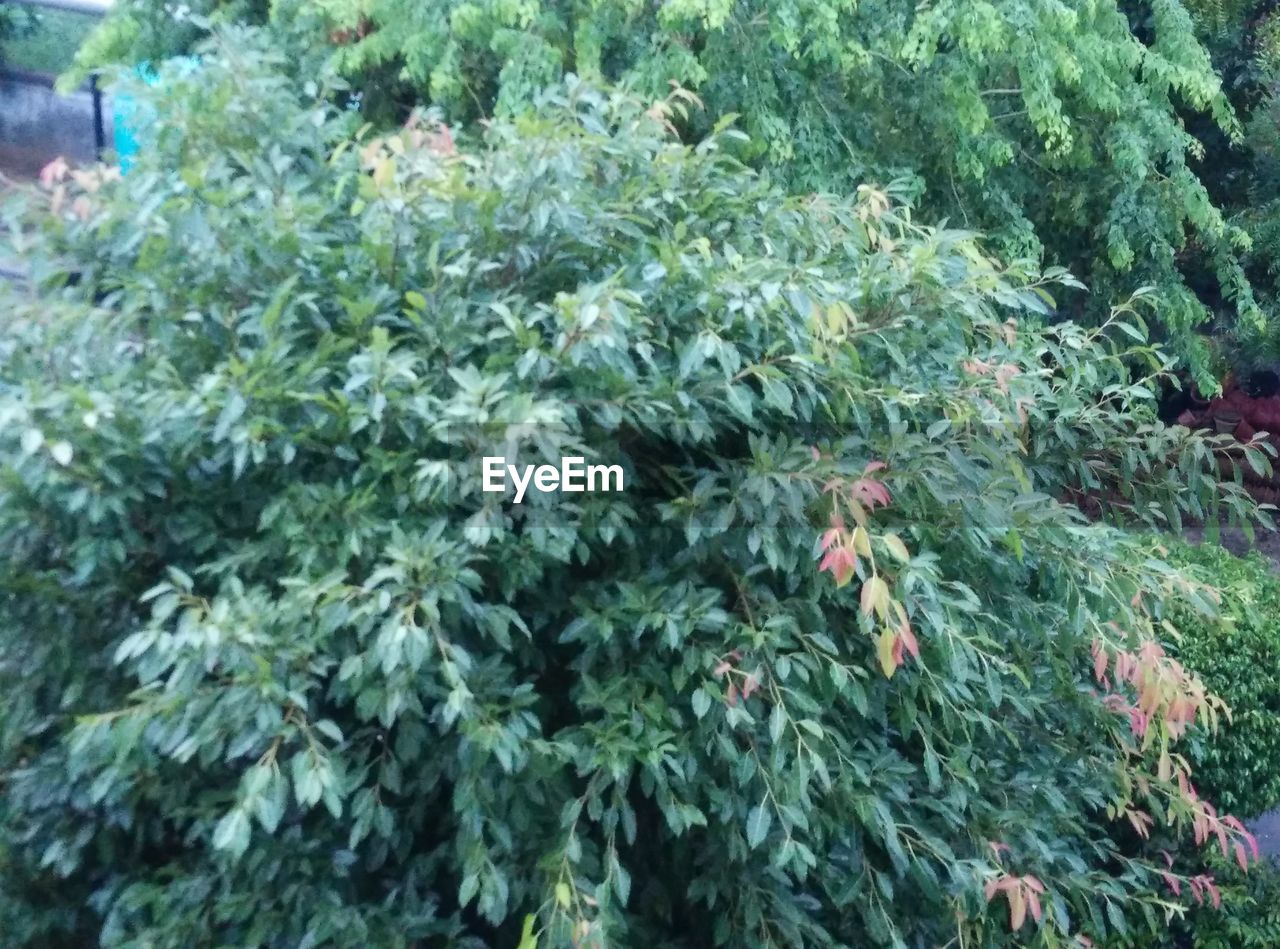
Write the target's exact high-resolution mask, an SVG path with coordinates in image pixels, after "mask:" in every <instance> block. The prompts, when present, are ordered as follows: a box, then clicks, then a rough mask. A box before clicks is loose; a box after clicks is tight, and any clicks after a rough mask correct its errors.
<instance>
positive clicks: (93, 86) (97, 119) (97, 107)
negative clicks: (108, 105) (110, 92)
mask: <svg viewBox="0 0 1280 949" xmlns="http://www.w3.org/2000/svg"><path fill="white" fill-rule="evenodd" d="M89 95H91V96H93V148H94V154H95V155H96V156H97V158H98V161H102V153H103V152H104V151H105V150H106V147H107V130H106V126H105V125H104V124H103V121H102V90H101V89H99V88H98V75H97V73H93V74H92V75H90V76H89Z"/></svg>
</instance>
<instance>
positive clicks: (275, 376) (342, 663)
mask: <svg viewBox="0 0 1280 949" xmlns="http://www.w3.org/2000/svg"><path fill="white" fill-rule="evenodd" d="M201 56H202V62H203V66H202V68H201V69H200V71H199V74H198V75H194V76H185V75H180V74H173V75H169V76H166V77H164V81H163V82H162V83H161V84H160V86H159V89H160V90H161V91H159V92H156V93H155V94H156V95H160V96H162V97H164V101H163V102H162V103H161V104H160V106H159V109H160V112H161V114H164V115H166V116H169V117H170V120H169V121H167V122H166V123H165V124H164V125H163V126H162V127H161V129H160V132H159V134H158V138H157V140H156V142H155V143H154V146H153V147H151V148H148V149H146V150H145V151H144V153H143V155H142V156H141V158H140V160H139V163H138V165H137V166H136V167H135V168H134V169H133V170H131V171H130V173H129V174H128V175H126V176H125V177H124V178H123V179H120V178H119V176H115V175H110V174H107V173H105V172H102V171H97V172H77V173H75V174H73V175H71V176H68V177H64V178H63V179H62V180H57V181H53V182H52V183H51V186H50V187H49V188H48V189H47V190H46V191H45V192H43V193H42V195H41V196H40V197H39V198H36V197H28V198H24V199H23V201H22V202H21V204H20V206H18V207H16V208H14V209H11V211H10V212H9V214H10V220H11V221H12V222H13V223H12V233H13V234H14V235H15V236H14V238H13V239H14V240H19V239H20V240H22V241H23V242H25V252H26V253H27V255H28V256H29V258H30V259H31V260H32V273H33V279H34V280H35V282H36V284H37V286H38V288H39V289H38V292H35V293H34V294H33V295H31V296H25V297H20V298H19V297H16V296H13V295H12V294H11V295H10V299H9V300H8V301H7V304H6V305H5V306H4V307H0V314H3V316H2V317H0V319H3V320H4V322H5V330H6V331H5V333H3V334H0V341H2V342H0V380H3V382H0V419H3V424H0V484H2V485H3V490H2V491H0V551H3V557H4V558H5V559H4V569H3V570H0V676H2V677H3V687H4V691H5V695H6V697H7V701H6V703H5V705H4V706H3V711H0V769H2V772H3V776H4V788H5V793H4V795H3V796H2V797H0V860H2V861H3V866H2V867H0V872H3V874H4V878H5V880H6V886H5V888H4V890H3V893H2V894H0V924H3V927H4V930H5V931H6V933H7V934H8V939H9V943H10V944H11V945H12V944H17V945H22V944H28V945H30V944H36V945H42V946H44V945H53V944H56V943H57V941H58V940H62V941H64V942H66V943H67V944H72V945H84V944H89V943H93V942H100V943H101V944H104V945H131V946H142V945H146V946H156V947H169V946H186V945H191V944H200V945H204V944H210V943H217V944H230V945H255V946H256V945H269V946H295V945H315V944H324V945H334V946H408V945H422V944H449V945H460V946H466V945H475V946H478V945H512V944H516V943H519V944H520V945H521V946H523V947H525V949H529V947H530V946H532V945H535V944H536V945H543V946H546V945H564V944H569V943H574V944H577V945H583V944H593V945H594V944H604V943H606V942H607V943H609V944H634V945H710V944H722V945H756V946H764V945H772V944H785V945H812V946H835V945H868V944H894V945H905V944H918V943H923V944H929V945H934V944H941V943H945V942H947V941H950V940H953V939H956V938H958V939H959V940H960V941H962V942H963V943H964V944H966V945H1001V944H1011V943H1015V942H1016V943H1017V944H1025V943H1026V942H1027V941H1028V940H1040V941H1042V942H1044V943H1045V944H1050V945H1052V944H1056V943H1061V942H1062V941H1063V940H1064V939H1069V934H1084V933H1087V934H1091V936H1092V937H1093V938H1095V939H1097V938H1102V937H1104V936H1105V935H1106V934H1108V933H1111V932H1115V931H1121V930H1123V929H1124V928H1125V927H1126V926H1127V925H1128V923H1129V921H1130V920H1139V919H1142V918H1144V917H1146V918H1148V919H1151V920H1154V919H1155V918H1156V915H1157V914H1158V913H1159V912H1161V910H1162V908H1163V906H1164V905H1166V901H1165V896H1164V895H1163V892H1162V890H1161V887H1163V885H1164V884H1163V882H1162V880H1163V878H1162V871H1163V866H1162V865H1159V864H1155V863H1152V862H1151V861H1148V860H1145V859H1140V858H1133V857H1130V856H1128V855H1127V853H1126V851H1125V849H1124V846H1123V844H1124V841H1125V840H1126V839H1127V835H1129V834H1131V833H1132V831H1131V830H1130V828H1131V827H1132V828H1138V829H1144V828H1146V827H1148V826H1149V824H1150V823H1151V822H1152V821H1155V822H1158V823H1160V824H1167V825H1168V829H1169V831H1170V832H1172V833H1182V834H1184V835H1185V834H1187V833H1188V832H1189V831H1191V829H1192V828H1193V827H1194V831H1195V834H1196V840H1197V841H1199V840H1201V839H1203V834H1204V833H1210V834H1211V835H1212V836H1213V837H1215V838H1216V837H1217V836H1219V835H1220V836H1221V842H1222V846H1223V847H1224V848H1226V849H1232V848H1234V846H1236V845H1239V846H1240V847H1243V846H1244V843H1245V839H1244V837H1243V834H1242V830H1241V828H1240V827H1239V825H1238V824H1236V823H1235V822H1234V821H1233V820H1231V819H1230V818H1225V817H1219V816H1218V815H1217V814H1216V812H1213V811H1210V810H1209V809H1207V807H1206V805H1205V803H1204V802H1203V801H1202V800H1200V799H1198V798H1196V797H1194V796H1193V795H1191V794H1190V793H1189V792H1188V790H1187V789H1186V787H1185V784H1184V782H1185V780H1186V777H1187V775H1186V769H1185V767H1184V765H1183V764H1182V762H1181V760H1180V759H1178V758H1177V757H1176V756H1175V755H1174V754H1173V752H1174V751H1176V747H1177V746H1176V745H1173V744H1172V743H1173V742H1174V741H1175V739H1177V738H1178V736H1179V735H1181V734H1182V733H1183V731H1184V730H1185V729H1186V728H1187V727H1188V725H1189V723H1190V722H1191V721H1193V720H1194V721H1202V720H1205V719H1211V718H1212V717H1213V715H1214V709H1215V704H1214V701H1213V699H1212V698H1211V697H1210V696H1207V695H1205V694H1204V692H1203V690H1202V688H1201V687H1200V685H1199V683H1198V682H1197V681H1195V680H1194V679H1193V678H1191V677H1188V676H1187V675H1185V674H1184V672H1183V670H1182V669H1181V667H1180V666H1179V665H1178V664H1177V663H1176V662H1173V661H1171V660H1170V659H1169V658H1168V657H1167V656H1165V655H1164V654H1163V651H1162V650H1161V648H1160V646H1159V645H1158V643H1157V642H1156V639H1155V632H1156V630H1155V627H1154V625H1153V622H1154V621H1153V619H1152V614H1153V611H1155V610H1156V608H1157V606H1158V604H1159V603H1160V602H1162V601H1163V600H1164V599H1165V598H1166V597H1167V596H1168V595H1170V591H1172V590H1173V589H1174V588H1175V586H1176V585H1177V583H1178V579H1179V578H1178V576H1177V575H1176V574H1175V573H1174V572H1173V571H1172V570H1171V569H1170V568H1169V567H1167V566H1166V565H1165V564H1163V563H1162V562H1161V561H1159V560H1158V559H1154V558H1152V557H1150V556H1148V555H1147V554H1146V553H1145V548H1144V547H1143V546H1142V544H1141V542H1140V541H1139V540H1136V539H1133V538H1131V537H1130V535H1128V534H1126V533H1123V532H1121V531H1118V530H1116V529H1114V528H1111V527H1108V526H1106V525H1105V524H1102V523H1090V522H1089V521H1087V520H1086V519H1085V518H1084V517H1083V516H1082V515H1081V514H1080V513H1079V512H1078V511H1077V510H1075V509H1074V508H1073V507H1070V506H1068V505H1064V504H1061V503H1059V502H1058V501H1056V500H1055V499H1056V498H1057V497H1059V496H1061V495H1062V493H1063V492H1064V491H1066V490H1068V489H1072V488H1081V487H1085V488H1088V487H1091V486H1095V485H1098V484H1099V483H1104V482H1105V483H1106V484H1108V485H1114V486H1116V487H1117V488H1118V489H1119V491H1120V492H1121V493H1120V494H1119V495H1117V497H1118V498H1120V501H1119V503H1122V504H1124V505H1126V506H1127V508H1128V509H1129V510H1131V512H1132V513H1134V514H1135V515H1136V516H1138V517H1139V518H1141V519H1143V520H1144V521H1146V522H1147V523H1152V522H1161V521H1163V520H1165V519H1172V520H1175V521H1176V520H1177V518H1179V517H1180V516H1181V515H1182V514H1183V513H1188V512H1190V513H1197V512H1199V513H1203V511H1204V506H1205V505H1216V506H1220V507H1222V508H1223V509H1224V510H1226V511H1229V512H1230V513H1232V514H1233V515H1234V516H1236V517H1247V516H1249V515H1250V514H1251V513H1252V507H1251V505H1250V503H1249V501H1248V498H1247V496H1246V495H1245V494H1244V493H1243V491H1242V490H1241V489H1240V488H1239V487H1238V486H1237V485H1235V484H1232V483H1227V484H1219V483H1218V482H1217V480H1216V472H1217V464H1216V461H1215V458H1214V456H1215V452H1217V451H1218V450H1219V449H1220V448H1221V447H1222V445H1223V444H1224V442H1223V440H1220V439H1216V438H1206V437H1203V436H1200V435H1197V434H1194V433H1191V432H1189V431H1187V430H1186V429H1182V428H1164V427H1162V426H1160V425H1159V424H1158V423H1157V422H1156V421H1155V415H1154V411H1153V407H1152V398H1151V391H1152V389H1151V386H1152V380H1151V379H1149V378H1141V379H1138V380H1136V381H1135V379H1134V378H1133V375H1132V368H1133V367H1134V366H1135V365H1139V366H1148V367H1150V368H1151V372H1152V373H1153V374H1154V375H1159V374H1160V373H1161V372H1163V370H1164V368H1165V366H1166V363H1165V361H1164V360H1163V358H1162V357H1161V356H1160V355H1159V352H1158V351H1157V350H1155V349H1153V348H1152V347H1150V346H1148V345H1147V344H1146V343H1145V342H1144V341H1143V339H1142V332H1141V323H1140V321H1139V320H1138V319H1137V318H1136V314H1135V313H1134V312H1133V311H1132V309H1131V308H1129V307H1121V308H1119V309H1117V311H1116V312H1115V313H1114V314H1113V317H1112V318H1111V319H1110V320H1109V321H1108V322H1107V323H1106V325H1105V326H1104V327H1101V328H1096V329H1092V330H1086V329H1083V328H1080V327H1078V326H1075V325H1073V324H1062V325H1057V326H1052V327H1047V328H1038V327H1037V326H1036V324H1035V321H1034V320H1032V319H1028V318H1026V317H1027V316H1028V315H1029V314H1036V313H1042V312H1043V311H1044V310H1046V309H1047V307H1048V306H1049V305H1050V304H1051V298H1050V297H1049V295H1048V288H1049V287H1051V286H1052V285H1053V276H1052V275H1051V276H1050V277H1046V276H1042V275H1037V274H1035V273H1033V272H1032V271H1031V270H1030V269H1029V268H1028V267H1026V266H1024V265H1015V266H1010V267H1005V266H1002V265H1000V264H998V263H997V262H996V261H994V260H993V259H992V258H991V257H989V256H988V255H987V254H986V253H985V252H984V250H983V248H982V246H981V245H980V244H979V243H978V242H976V241H975V239H974V237H973V236H972V235H970V234H966V233H959V232H955V231H949V230H938V229H931V228H927V227H922V226H920V225H918V224H916V223H914V222H913V221H912V219H911V215H910V213H909V211H908V209H907V208H905V207H904V206H902V205H901V204H899V203H896V202H895V201H894V200H893V199H892V196H891V195H887V194H885V193H883V192H881V191H877V190H875V189H872V188H862V189H860V191H859V192H858V194H857V195H856V196H855V197H853V198H841V197H834V196H825V195H809V196H806V197H801V198H796V197H789V196H787V195H786V194H784V193H782V192H780V191H778V190H776V189H775V188H774V187H773V186H771V185H770V184H769V183H768V182H767V181H766V180H764V179H762V178H760V177H758V176H756V175H754V174H752V173H751V172H749V171H747V170H746V169H744V168H743V167H742V165H741V164H739V163H738V162H737V161H736V160H734V159H733V158H732V157H731V154H730V152H731V151H732V149H733V148H734V147H736V146H735V142H736V141H737V140H738V138H737V136H736V135H735V133H734V132H732V131H731V130H729V129H724V128H722V129H721V130H720V131H718V132H717V133H716V134H714V135H712V136H710V137H708V138H707V140H706V141H705V142H703V143H702V144H701V145H700V146H699V147H697V148H694V149H691V148H687V147H684V146H681V145H679V144H678V143H676V142H674V141H672V140H671V139H670V138H669V136H668V135H667V132H666V131H665V128H664V125H663V123H662V121H661V119H662V117H663V115H664V108H666V109H669V108H671V107H672V106H671V104H670V103H667V104H665V106H664V105H663V104H659V107H656V108H651V109H647V110H646V109H644V108H642V107H641V106H639V105H637V104H636V103H634V102H633V101H631V100H630V99H628V98H627V97H625V96H622V95H612V96H604V95H602V94H600V93H597V92H593V91H591V90H590V89H588V88H585V87H583V86H579V85H574V84H571V85H569V86H567V87H565V88H563V89H561V90H560V91H559V92H557V93H555V94H553V95H551V96H550V97H549V98H547V99H546V100H545V101H544V102H543V103H542V105H541V106H540V108H539V110H538V111H537V112H536V113H531V114H528V115H525V116H522V117H520V118H518V119H513V120H503V121H495V122H494V123H492V124H491V126H490V127H489V129H488V130H487V133H486V137H485V139H484V141H483V142H476V141H466V140H463V141H460V142H459V141H455V139H454V137H453V135H452V133H451V132H450V130H448V129H447V128H445V127H443V126H439V125H435V124H433V123H432V122H431V121H429V120H428V119H426V118H422V119H419V120H416V121H414V122H413V123H411V124H410V125H409V126H408V127H406V128H405V129H403V130H401V131H400V132H398V133H396V134H395V135H392V136H389V137H386V138H382V139H360V138H353V137H352V135H353V126H354V116H353V114H351V113H349V112H336V111H334V109H333V108H332V106H331V105H330V103H331V102H332V101H334V95H333V90H332V89H331V88H329V87H327V85H326V81H325V80H323V79H321V80H317V81H316V82H313V83H310V84H308V85H305V86H304V85H303V84H300V83H294V82H292V81H290V80H289V78H288V76H287V73H286V72H285V70H284V66H283V64H282V58H283V57H282V54H281V53H279V52H278V51H273V50H271V42H270V40H269V39H266V38H264V37H262V36H261V35H259V34H255V33H250V32H241V31H237V32H234V33H232V34H229V35H228V36H227V38H226V39H225V40H219V41H218V43H217V44H216V45H214V46H211V47H209V48H207V49H205V50H203V51H202V54H201ZM51 177H56V175H52V174H51ZM72 276H74V280H73V279H72ZM1056 279H1058V280H1066V279H1068V278H1067V277H1066V275H1065V274H1058V275H1056ZM1139 375H1141V373H1139ZM508 446H510V448H511V450H512V451H517V452H518V453H519V455H520V457H521V458H522V459H524V460H528V461H543V460H548V461H549V460H553V459H556V458H558V457H559V456H561V455H564V454H577V455H582V456H584V457H585V458H587V459H589V460H591V461H593V462H600V463H607V464H619V465H621V466H623V468H624V469H625V472H626V489H625V490H624V491H623V492H622V493H621V494H611V495H605V494H595V495H581V496H577V497H573V498H567V497H565V496H556V495H541V494H536V493H535V494H533V495H531V496H530V497H528V498H527V499H526V500H525V501H524V503H523V504H521V505H515V504H513V503H511V501H510V499H503V498H500V497H497V496H496V495H492V494H484V493H482V492H480V491H479V490H478V481H479V471H480V459H481V458H482V457H484V456H489V455H502V454H507V455H508V456H510V452H509V451H508V450H507V448H508ZM1249 453H1250V455H1251V456H1253V455H1254V454H1255V452H1254V450H1253V449H1249ZM1253 461H1254V462H1255V463H1258V464H1264V463H1265V460H1263V459H1260V458H1257V457H1254V458H1253ZM1096 678H1106V679H1107V680H1108V681H1109V683H1110V689H1109V694H1108V695H1106V696H1100V695H1099V694H1098V692H1097V689H1096V685H1095V679H1096ZM1139 693H1141V695H1139ZM1138 703H1141V704H1140V705H1139V704H1138ZM1241 852H1243V851H1241ZM1028 934H1030V935H1028Z"/></svg>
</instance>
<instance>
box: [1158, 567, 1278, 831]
mask: <svg viewBox="0 0 1280 949" xmlns="http://www.w3.org/2000/svg"><path fill="white" fill-rule="evenodd" d="M1168 557H1169V561H1170V563H1173V564H1176V565H1178V566H1182V567H1187V568H1189V570H1188V572H1189V574H1190V575H1191V576H1194V577H1195V578H1196V579H1198V580H1199V581H1200V582H1202V583H1204V584H1205V585H1206V586H1207V587H1208V589H1209V590H1210V591H1212V595H1213V596H1214V597H1215V598H1216V599H1217V600H1218V601H1219V602H1218V604H1217V607H1216V615H1215V616H1212V617H1208V616H1205V615H1204V614H1203V613H1200V612H1198V611H1197V610H1196V609H1195V608H1194V606H1192V605H1190V604H1181V605H1178V606H1175V607H1173V608H1172V610H1171V612H1170V616H1169V618H1170V620H1171V621H1172V623H1173V625H1174V626H1175V627H1176V628H1177V629H1178V632H1179V634H1180V635H1179V636H1178V638H1177V640H1176V641H1175V642H1174V645H1173V650H1174V651H1175V652H1176V653H1177V655H1178V658H1179V659H1181V660H1182V662H1183V663H1184V664H1185V665H1186V666H1187V667H1188V668H1190V669H1192V670H1194V671H1195V672H1196V674H1198V675H1199V676H1200V677H1201V678H1202V679H1203V680H1204V682H1205V684H1206V685H1207V686H1208V687H1209V688H1210V689H1211V690H1212V691H1213V692H1215V693H1217V694H1218V695H1219V696H1221V697H1222V699H1223V700H1224V701H1225V702H1226V703H1227V705H1228V706H1229V707H1230V709H1231V717H1230V721H1229V722H1224V723H1223V724H1222V726H1221V728H1220V729H1219V731H1218V733H1217V734H1216V735H1215V736H1214V737H1213V739H1212V740H1211V741H1207V742H1205V743H1204V744H1203V746H1202V747H1200V748H1199V749H1198V750H1197V751H1196V752H1195V754H1194V758H1195V760H1196V763H1197V769H1196V770H1197V774H1198V775H1199V781H1198V784H1199V786H1200V788H1201V789H1202V790H1204V791H1205V792H1206V794H1208V796H1209V797H1210V798H1212V799H1213V800H1215V801H1217V802H1219V803H1220V804H1221V805H1222V806H1224V807H1228V808H1230V809H1231V810H1232V811H1234V812H1236V813H1239V814H1244V815H1248V816H1253V815H1255V814H1260V813H1262V812H1263V811H1267V810H1270V809H1271V808H1273V807H1275V806H1277V805H1278V804H1280V680H1278V679H1277V672H1278V671H1280V577H1277V576H1276V574H1275V573H1274V571H1273V568H1272V566H1271V564H1270V563H1269V562H1268V561H1266V560H1265V559H1263V558H1262V557H1261V556H1259V555H1257V554H1253V555H1250V556H1249V557H1246V558H1240V557H1236V556H1234V555H1233V554H1231V553H1229V552H1228V551H1226V550H1224V549H1222V548H1221V547H1218V546H1216V545H1214V544H1210V543H1206V544H1202V545H1200V546H1197V547H1193V546H1191V545H1188V544H1182V543H1177V544H1172V545H1170V547H1169V554H1168Z"/></svg>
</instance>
